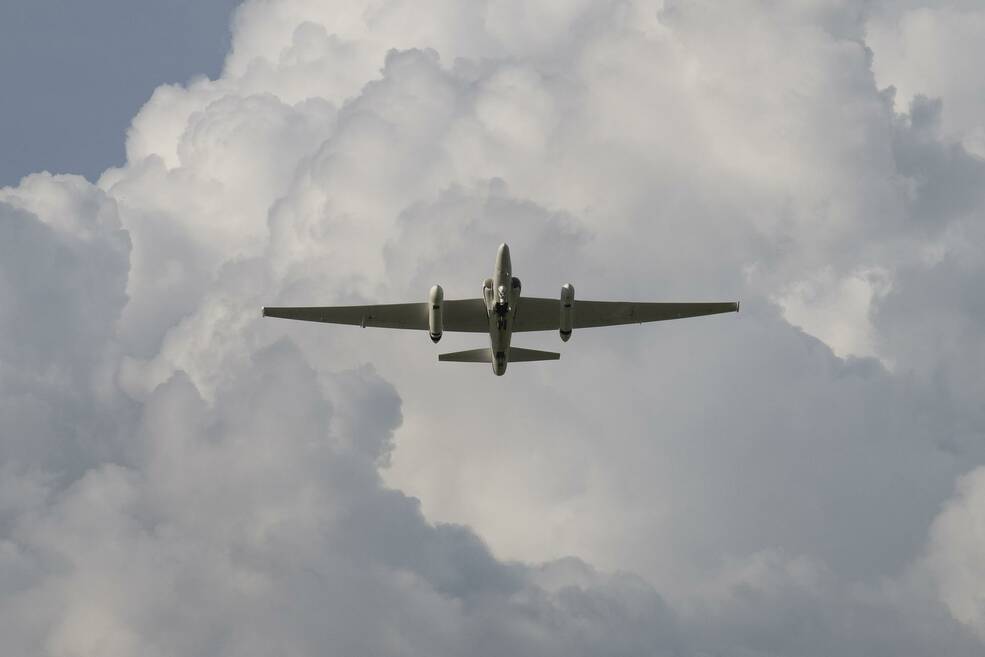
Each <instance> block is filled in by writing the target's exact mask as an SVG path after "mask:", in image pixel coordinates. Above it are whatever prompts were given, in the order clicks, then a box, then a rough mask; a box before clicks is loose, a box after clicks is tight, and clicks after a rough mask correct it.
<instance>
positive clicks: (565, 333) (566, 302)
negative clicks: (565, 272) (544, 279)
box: [560, 283, 575, 342]
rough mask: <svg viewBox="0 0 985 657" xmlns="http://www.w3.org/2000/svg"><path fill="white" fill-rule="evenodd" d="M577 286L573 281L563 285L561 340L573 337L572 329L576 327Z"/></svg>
mask: <svg viewBox="0 0 985 657" xmlns="http://www.w3.org/2000/svg"><path fill="white" fill-rule="evenodd" d="M574 315H575V288H574V286H573V285H572V284H571V283H565V284H564V285H562V286H561V323H560V327H561V330H560V333H561V340H562V341H564V342H567V341H568V340H570V339H571V329H572V328H573V327H574Z"/></svg>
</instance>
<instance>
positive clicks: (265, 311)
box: [260, 306, 267, 317]
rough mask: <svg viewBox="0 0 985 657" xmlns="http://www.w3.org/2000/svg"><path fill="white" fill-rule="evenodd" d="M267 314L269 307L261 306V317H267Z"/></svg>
mask: <svg viewBox="0 0 985 657" xmlns="http://www.w3.org/2000/svg"><path fill="white" fill-rule="evenodd" d="M266 316H267V307H266V306H260V317H266Z"/></svg>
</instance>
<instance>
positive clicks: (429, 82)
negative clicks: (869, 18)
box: [0, 0, 985, 655]
mask: <svg viewBox="0 0 985 657" xmlns="http://www.w3.org/2000/svg"><path fill="white" fill-rule="evenodd" d="M865 20H866V19H865V17H863V16H862V15H861V13H860V11H859V10H858V8H857V7H856V3H850V2H838V1H823V2H822V1H820V0H818V1H808V0H805V1H804V2H798V3H792V4H787V5H783V6H782V7H772V8H770V10H769V11H767V10H766V8H764V7H763V6H761V4H760V3H758V2H752V1H751V0H750V1H749V2H740V3H734V4H730V5H729V6H728V7H725V6H722V5H721V4H720V3H707V2H697V1H695V2H668V3H656V2H645V1H643V0H640V1H638V2H630V3H611V4H610V3H602V4H598V3H583V2H541V3H534V4H530V3H526V4H518V3H513V2H490V3H478V4H471V5H461V4H460V3H446V2H433V3H429V4H428V5H427V6H426V7H423V6H422V5H421V4H420V3H414V4H410V3H400V2H398V3H375V2H368V3H362V4H353V5H351V6H350V5H343V4H337V3H324V2H314V1H310V0H274V1H260V0H256V1H253V2H247V3H246V4H244V5H243V7H242V8H241V9H240V11H239V12H238V13H237V15H236V18H235V21H234V29H235V32H234V39H233V42H234V43H233V51H232V53H231V54H230V57H229V59H228V61H227V65H226V68H225V72H224V74H223V76H222V77H221V78H220V79H218V80H214V81H210V80H197V81H194V82H192V83H190V84H189V85H187V86H185V87H179V86H174V87H163V88H161V89H159V90H158V92H157V93H156V94H155V95H154V97H153V98H152V99H151V100H150V101H149V102H148V104H147V105H146V106H145V107H144V109H143V110H142V111H141V113H140V114H139V115H138V116H137V117H136V118H135V119H134V122H133V126H132V128H131V131H130V133H129V140H128V162H127V164H126V165H125V166H123V167H121V168H118V169H113V170H110V171H107V172H106V173H105V174H104V175H103V177H102V179H101V180H100V183H99V185H98V186H92V185H89V184H87V183H85V182H84V181H82V180H81V179H77V178H71V177H67V178H66V177H55V178H53V177H51V176H47V175H37V176H33V177H29V178H28V179H26V180H25V181H24V183H22V184H21V185H20V186H19V187H17V188H12V189H5V190H2V191H0V220H2V222H3V223H2V224H0V231H2V234H0V244H2V245H3V246H2V247H0V248H2V249H4V259H3V260H2V261H0V276H2V277H0V301H2V303H3V305H2V307H3V308H4V309H5V310H4V313H3V314H2V315H0V326H2V327H3V330H2V331H0V354H2V355H3V359H2V366H0V367H2V369H0V374H2V379H0V404H2V409H3V413H2V414H0V429H2V434H0V435H2V441H3V442H2V447H3V455H4V456H3V463H2V467H0V492H2V493H3V501H2V504H0V562H2V564H3V566H4V567H3V569H2V570H0V572H2V573H3V575H0V587H3V590H4V592H5V593H7V592H9V594H8V595H5V596H4V597H3V602H2V603H0V631H2V634H3V635H4V636H5V637H12V639H11V640H10V641H11V643H10V645H12V646H13V648H12V650H13V651H14V652H15V654H18V653H19V654H37V653H39V652H48V653H51V654H56V655H61V654H64V655H86V654H109V655H115V654H119V655H127V654H137V653H139V654H152V655H153V654H162V655H163V654H272V653H277V654H284V653H285V652H293V653H296V654H322V653H324V652H325V651H326V650H328V651H330V652H340V653H353V654H362V653H371V654H462V653H469V654H484V653H487V652H488V653H489V654H502V653H504V652H510V653H522V654H544V655H555V654H558V655H559V654H599V653H609V654H627V655H628V654H726V655H732V654H734V655H755V654H800V655H813V654H900V653H903V654H915V655H920V654H926V655H936V654H955V655H961V654H969V655H972V654H977V653H979V652H980V651H981V643H980V642H979V640H978V639H977V638H975V635H974V632H975V631H980V628H979V625H980V622H979V621H980V619H979V618H978V617H977V616H976V615H975V613H974V605H975V601H974V590H973V587H971V586H965V587H964V588H963V586H964V584H965V583H967V582H970V581H972V580H971V579H970V578H967V577H963V576H962V574H961V573H962V572H963V571H962V568H965V566H963V565H962V564H967V563H968V562H967V560H966V559H964V558H958V557H961V556H962V555H967V554H970V553H972V552H973V551H974V540H973V537H971V538H969V537H967V536H963V535H961V533H960V532H957V531H955V530H954V528H955V527H958V526H959V525H961V519H962V518H963V517H965V516H967V515H969V514H970V515H973V513H974V511H973V509H974V499H975V497H974V494H973V493H974V490H975V487H974V484H967V485H966V486H965V487H964V488H962V489H961V492H959V496H958V497H957V498H955V499H954V500H953V501H952V502H951V503H950V504H949V506H948V507H947V510H945V512H944V514H943V515H940V516H938V513H939V510H940V508H941V505H942V504H944V503H945V502H946V501H947V500H948V499H949V498H950V497H951V496H952V494H953V484H954V481H955V478H956V477H957V476H959V475H961V474H963V473H965V472H967V471H968V470H970V469H972V468H974V467H975V466H976V465H979V464H981V463H983V462H985V453H983V450H982V449H981V447H980V444H981V441H980V438H981V436H982V434H983V431H985V417H983V416H982V412H981V409H980V392H981V390H982V378H981V372H982V371H985V369H983V368H982V366H981V365H982V363H983V362H985V361H983V358H985V340H983V336H985V334H983V332H982V331H981V323H980V320H981V317H982V316H983V315H982V313H981V304H980V302H979V301H978V298H979V297H980V294H979V293H978V288H979V287H980V285H978V282H979V281H980V280H981V269H982V266H983V261H982V257H981V253H982V250H981V245H982V244H983V243H985V240H983V234H982V231H981V228H980V224H981V221H980V218H981V210H982V208H983V207H985V197H983V196H982V191H981V190H982V189H983V186H982V182H983V178H985V168H983V165H982V164H981V163H980V162H978V161H977V160H976V159H975V158H974V157H973V156H971V155H969V154H968V153H967V152H966V151H965V150H964V149H963V148H962V147H961V146H960V144H958V143H956V142H955V141H954V137H952V135H951V132H950V131H949V130H948V129H947V128H946V127H945V126H944V123H946V121H945V120H944V119H942V116H945V115H942V111H946V110H943V109H942V107H946V106H947V102H948V101H947V97H946V96H945V100H944V105H943V106H942V105H941V104H940V103H938V102H935V101H934V100H933V99H928V98H925V97H920V96H916V97H915V98H914V100H913V102H912V103H910V104H907V105H906V107H898V106H896V105H895V104H894V99H893V98H892V96H891V94H888V93H886V92H883V91H880V89H879V84H882V81H881V80H880V81H879V83H878V84H877V80H876V76H875V75H874V74H873V71H872V63H871V62H872V57H871V53H870V52H869V51H868V50H867V48H866V45H867V44H868V42H867V41H863V38H867V37H866V35H867V34H871V33H872V29H873V28H872V27H871V24H868V25H867V24H866V22H865ZM867 30H868V32H867ZM878 57H879V55H878V52H877V53H876V61H878ZM904 69H906V67H905V66H904ZM906 70H908V69H906ZM877 72H878V71H877ZM881 75H882V74H881V73H880V76H881ZM918 91H919V90H918ZM946 91H947V90H945V92H946ZM945 92H942V93H945ZM896 100H897V101H898V100H900V99H899V98H897V99H896ZM904 110H905V111H904ZM504 240H505V241H509V242H510V243H511V245H512V246H513V254H514V263H515V265H516V268H517V271H516V273H517V274H518V275H519V276H521V277H522V278H523V280H524V291H525V292H527V293H530V294H536V295H552V296H553V295H555V294H557V291H558V290H557V288H558V287H559V286H560V285H561V284H562V283H564V282H568V281H571V282H573V283H574V284H575V285H576V287H577V289H578V290H579V295H580V296H581V297H582V298H591V297H608V296H618V297H625V298H630V297H632V298H639V299H650V298H654V299H656V298H666V299H670V298H681V299H684V298H726V299H727V298H737V297H741V298H742V299H743V313H742V314H741V315H740V316H738V317H735V316H726V317H715V318H706V319H702V320H692V321H682V322H676V323H667V324H666V325H656V326H650V327H647V328H646V329H639V328H633V327H627V328H623V329H612V330H611V331H607V332H606V331H581V332H578V333H577V334H576V335H575V338H574V340H573V341H572V342H571V343H568V345H566V346H565V348H564V358H563V360H562V361H560V362H559V363H552V364H550V365H549V366H548V365H530V366H527V367H522V366H516V367H514V368H511V371H510V373H509V375H508V376H507V377H506V378H505V379H498V378H496V377H493V376H491V374H490V372H489V371H488V370H487V369H486V368H469V367H467V366H461V367H458V368H455V367H439V366H437V365H436V364H435V363H434V362H433V361H434V353H433V351H432V350H431V349H430V343H429V342H428V341H427V340H426V339H422V337H423V336H419V335H412V334H406V333H401V334H390V333H388V332H375V331H357V330H352V329H346V328H344V327H335V328H332V327H326V326H317V325H295V324H291V323H286V322H277V321H275V320H262V321H261V320H260V319H259V318H258V317H257V315H258V312H257V311H258V308H259V306H260V305H262V304H277V303H284V304H288V303H290V304H295V303H296V304H323V303H324V304H328V303H334V302H339V303H344V302H350V301H351V302H355V301H360V300H366V301H374V300H375V301H381V302H382V301H402V300H413V299H415V298H416V299H422V300H423V297H424V295H425V294H426V291H427V288H428V287H429V286H430V285H431V284H432V283H434V282H440V283H442V284H444V285H445V287H446V291H447V294H448V295H449V296H472V295H475V294H476V293H477V291H478V288H479V283H480V281H481V280H482V279H483V278H484V277H485V276H487V275H488V274H489V269H490V267H491V264H492V263H491V259H492V254H493V252H494V247H495V245H496V244H498V243H499V242H501V241H504ZM778 306H779V307H778ZM794 324H796V325H799V326H802V327H803V328H804V331H806V332H807V334H805V332H803V331H801V330H799V329H798V328H797V327H796V326H794ZM812 336H816V337H812ZM557 339H558V338H557V336H553V335H552V336H529V335H524V336H518V338H517V340H518V343H521V344H524V345H530V346H540V345H547V344H555V343H556V340H557ZM446 343H447V344H446ZM459 344H461V345H463V347H465V346H476V345H475V336H453V335H450V336H448V337H447V338H446V342H443V343H442V347H443V348H445V347H446V346H447V349H449V350H451V349H454V348H455V347H456V346H457V345H459ZM873 355H874V356H878V357H879V358H880V359H882V360H883V362H887V363H892V364H893V370H892V371H889V370H887V369H886V368H885V367H884V366H883V365H882V364H881V363H880V362H879V361H877V360H875V359H873V358H869V356H873ZM384 481H385V483H384ZM409 495H418V496H419V497H420V501H418V500H417V499H415V498H413V497H409ZM935 517H936V518H937V519H936V521H935ZM449 521H452V522H457V523H461V524H457V525H456V524H442V522H449ZM466 525H467V526H471V527H474V528H475V533H473V530H471V529H468V528H467V527H466ZM479 536H481V537H482V538H481V539H480V538H479ZM928 540H929V541H930V543H929V545H930V547H929V548H926V547H925V546H926V545H927V542H928ZM487 543H488V545H489V546H491V547H486V544H487ZM925 552H926V554H929V555H930V556H925ZM569 554H574V555H577V556H578V557H579V558H581V559H585V560H587V562H590V563H592V564H594V565H595V567H596V568H599V569H600V570H595V569H594V568H593V567H590V566H588V565H586V563H585V562H583V561H579V560H578V559H574V558H567V559H564V558H562V557H565V556H566V555H569ZM925 562H926V563H930V564H931V567H930V570H929V571H928V570H926V569H925V568H924V564H925ZM536 563H540V564H542V565H530V564H536ZM972 565H973V564H972ZM969 567H970V566H969ZM922 568H923V569H924V570H921V569H922ZM918 571H919V572H920V573H926V572H931V573H932V575H931V576H926V577H923V576H922V575H921V576H918V575H915V574H914V573H917V572H918ZM630 572H632V573H638V575H629V574H607V573H630ZM935 582H936V584H934V583H935ZM955 582H959V583H961V585H958V584H955Z"/></svg>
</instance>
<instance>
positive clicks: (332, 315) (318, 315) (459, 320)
mask: <svg viewBox="0 0 985 657" xmlns="http://www.w3.org/2000/svg"><path fill="white" fill-rule="evenodd" d="M442 315H443V318H442V319H443V321H442V325H443V328H444V330H445V331H458V332H463V333H485V332H486V331H488V330H489V319H488V318H487V316H486V304H485V303H484V302H483V301H482V299H460V300H453V301H445V302H444V304H443V306H442ZM263 316H264V317H281V318H283V319H298V320H302V321H306V322H326V323H328V324H349V325H351V326H363V327H365V326H372V327H376V328H390V329H413V330H419V331H424V330H427V328H428V304H426V303H391V304H381V305H374V306H306V307H296V308H264V309H263Z"/></svg>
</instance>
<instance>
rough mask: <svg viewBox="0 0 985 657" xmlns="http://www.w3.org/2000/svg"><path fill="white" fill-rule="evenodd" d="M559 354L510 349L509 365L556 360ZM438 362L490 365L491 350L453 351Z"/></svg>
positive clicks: (439, 357)
mask: <svg viewBox="0 0 985 657" xmlns="http://www.w3.org/2000/svg"><path fill="white" fill-rule="evenodd" d="M559 358H561V354H559V353H556V352H553V351H537V350H536V349H521V348H519V347H510V358H509V362H511V363H529V362H531V361H535V360H558V359H559ZM438 360H439V361H444V362H450V363H491V362H493V353H492V349H488V348H487V349H469V350H468V351H453V352H451V353H449V354H440V355H439V356H438Z"/></svg>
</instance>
